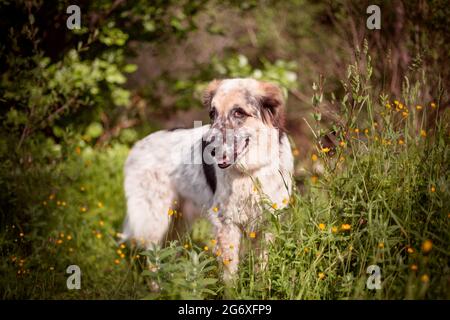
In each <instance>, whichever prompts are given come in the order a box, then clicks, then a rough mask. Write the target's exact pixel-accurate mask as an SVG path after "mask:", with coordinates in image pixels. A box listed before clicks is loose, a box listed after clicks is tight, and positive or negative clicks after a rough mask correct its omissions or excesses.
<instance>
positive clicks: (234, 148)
mask: <svg viewBox="0 0 450 320" xmlns="http://www.w3.org/2000/svg"><path fill="white" fill-rule="evenodd" d="M203 104H204V105H205V107H206V108H207V109H208V111H209V115H210V119H211V128H210V130H209V132H208V134H207V136H206V138H205V139H206V142H207V143H208V144H209V145H210V147H209V149H208V151H210V152H211V154H212V156H213V158H214V160H215V163H216V164H217V166H218V167H219V168H220V169H225V168H228V167H230V166H232V167H237V168H244V169H246V170H252V169H258V168H260V167H262V166H264V165H267V164H268V163H270V162H271V160H272V159H271V158H272V156H273V155H276V152H278V147H279V146H278V143H279V134H280V133H281V132H282V131H283V130H284V129H283V127H284V99H283V94H282V91H281V90H280V88H279V87H278V86H276V85H274V84H272V83H268V82H262V81H257V80H254V79H226V80H214V81H213V82H211V83H210V84H209V85H208V87H207V89H206V90H205V93H204V96H203ZM274 152H275V153H274ZM277 158H278V157H277ZM273 160H275V159H273Z"/></svg>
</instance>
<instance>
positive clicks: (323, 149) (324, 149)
mask: <svg viewBox="0 0 450 320" xmlns="http://www.w3.org/2000/svg"><path fill="white" fill-rule="evenodd" d="M322 152H323V153H328V152H330V148H322Z"/></svg>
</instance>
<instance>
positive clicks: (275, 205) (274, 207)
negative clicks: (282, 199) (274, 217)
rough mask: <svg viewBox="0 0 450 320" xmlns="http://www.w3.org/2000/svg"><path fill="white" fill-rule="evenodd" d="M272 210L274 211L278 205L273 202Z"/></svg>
mask: <svg viewBox="0 0 450 320" xmlns="http://www.w3.org/2000/svg"><path fill="white" fill-rule="evenodd" d="M272 208H273V209H275V210H276V209H277V208H278V205H277V204H276V203H275V202H274V203H272Z"/></svg>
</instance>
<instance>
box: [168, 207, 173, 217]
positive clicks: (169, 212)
mask: <svg viewBox="0 0 450 320" xmlns="http://www.w3.org/2000/svg"><path fill="white" fill-rule="evenodd" d="M173 213H174V211H173V210H172V209H170V208H169V210H168V211H167V214H168V215H169V216H172V215H173Z"/></svg>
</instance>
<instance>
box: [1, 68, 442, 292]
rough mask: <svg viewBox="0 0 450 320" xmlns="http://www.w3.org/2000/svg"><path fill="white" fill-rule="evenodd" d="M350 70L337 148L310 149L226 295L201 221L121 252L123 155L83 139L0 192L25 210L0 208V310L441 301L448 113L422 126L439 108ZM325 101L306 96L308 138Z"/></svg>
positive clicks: (14, 175)
mask: <svg viewBox="0 0 450 320" xmlns="http://www.w3.org/2000/svg"><path fill="white" fill-rule="evenodd" d="M352 68H353V69H352ZM349 70H350V71H349V77H348V79H347V81H348V86H346V92H345V95H344V98H343V99H342V102H341V104H342V118H343V120H344V122H343V123H344V124H343V125H341V126H340V127H339V128H338V129H339V130H337V131H336V132H337V134H336V138H337V141H338V145H337V147H336V148H324V147H323V146H322V145H320V143H319V142H318V145H317V149H316V150H314V151H313V154H311V157H310V160H308V161H307V162H304V163H300V164H298V165H299V166H303V167H304V168H305V169H304V170H302V171H301V174H300V175H299V176H298V177H297V182H299V183H298V184H299V185H302V191H301V192H300V191H299V190H296V191H295V192H294V193H293V195H292V198H291V199H290V205H289V207H288V208H285V209H282V210H276V211H275V213H269V212H267V213H266V218H267V219H266V223H265V224H264V225H263V227H262V229H261V230H259V231H258V232H257V234H256V238H257V239H260V238H261V237H260V235H261V233H262V232H263V231H270V232H272V233H273V234H274V236H275V238H274V241H273V243H271V244H266V246H267V250H268V252H269V261H268V265H267V268H265V269H262V270H261V268H259V265H260V262H259V260H258V257H257V256H255V253H254V250H252V249H251V246H250V245H249V243H250V242H252V239H250V237H249V236H248V235H247V236H246V237H244V240H243V247H244V249H245V250H244V253H243V256H242V260H241V265H240V270H239V277H238V280H237V281H236V283H235V285H234V286H232V287H229V288H226V287H224V285H223V283H222V282H221V281H220V276H219V275H220V272H221V270H220V269H221V266H220V265H219V264H218V263H217V260H216V257H215V256H214V254H213V253H212V248H213V247H214V241H213V240H214V239H212V236H211V232H210V226H209V225H208V223H207V222H206V221H204V220H201V221H199V222H198V223H196V224H195V225H194V227H193V229H192V230H191V232H190V233H189V234H188V235H185V236H182V238H180V239H179V240H177V241H171V242H169V243H167V245H166V246H165V247H164V248H156V249H155V250H153V251H152V250H150V251H146V252H142V251H141V250H139V249H137V248H136V247H135V246H132V245H130V244H126V245H120V243H118V234H117V233H118V232H120V230H121V225H122V221H123V218H124V213H125V203H124V196H123V191H122V180H123V176H122V167H123V163H124V160H125V158H126V155H127V152H128V149H129V148H128V147H127V146H125V145H123V144H120V143H112V144H111V145H109V146H106V147H102V148H92V147H90V146H89V145H88V144H86V143H84V141H81V140H80V141H78V142H77V144H74V145H71V146H67V149H66V150H65V151H64V152H63V154H65V157H63V158H60V160H61V161H58V162H56V163H55V162H48V163H47V164H46V165H44V166H42V165H41V164H40V163H39V162H37V161H36V164H34V163H33V162H32V161H31V162H29V163H28V164H26V161H25V162H24V163H21V166H19V167H18V169H17V170H16V171H14V172H11V174H10V176H9V178H8V177H4V178H3V179H2V183H3V184H4V185H8V183H9V184H12V183H15V185H16V189H15V190H16V191H15V192H16V193H17V194H21V195H22V197H23V198H24V199H26V200H24V201H22V202H17V203H12V204H11V203H10V204H9V205H8V206H6V209H4V210H8V208H16V210H17V208H20V210H21V211H20V212H19V214H17V215H12V214H9V215H8V214H7V215H6V218H4V219H3V221H2V222H4V223H2V229H1V232H0V255H1V260H0V269H1V277H0V297H1V298H2V299H14V298H27V299H142V298H148V299H173V298H189V299H190V298H195V299H222V298H234V299H449V298H450V292H449V289H448V288H449V285H448V284H449V281H450V272H449V263H448V262H449V256H450V252H449V250H448V243H449V241H450V239H449V235H450V233H449V223H450V190H449V186H450V176H449V165H450V154H449V148H448V145H449V140H450V127H449V121H448V120H449V113H448V109H447V110H446V111H443V112H442V113H440V116H439V117H434V119H436V121H435V122H432V123H431V125H428V126H426V123H427V119H429V115H430V113H431V114H433V115H436V114H437V113H438V111H439V108H440V106H439V104H438V103H434V102H433V103H431V102H427V101H421V100H420V93H419V91H418V90H417V87H415V86H413V87H412V88H413V89H410V88H409V87H405V90H404V93H403V96H402V97H401V98H400V97H399V98H397V99H394V98H391V97H388V96H386V95H379V94H375V93H374V92H373V90H372V89H371V87H370V86H369V85H367V84H368V81H370V73H371V72H370V64H369V65H368V66H367V67H366V72H363V74H362V75H361V74H360V73H361V66H358V65H357V64H355V65H354V66H352V67H351V68H350V69H349ZM414 88H415V89H414ZM322 97H323V95H322V94H321V92H320V86H317V94H316V95H315V98H314V99H313V102H314V107H315V116H314V118H315V119H316V124H313V125H311V130H312V131H313V133H314V135H316V136H317V137H320V136H321V133H322V132H321V130H322V129H321V125H320V117H319V116H318V114H319V111H317V110H319V109H318V108H316V107H318V106H320V104H321V102H322ZM394 100H395V101H397V100H398V101H397V102H395V101H394ZM400 106H401V108H400ZM417 106H419V107H417ZM405 112H406V114H405ZM320 168H322V169H320ZM319 169H320V170H319ZM30 172H31V173H33V174H30ZM5 212H6V211H5ZM174 219H182V218H180V217H176V215H174ZM252 236H253V235H252ZM206 246H207V247H208V248H206ZM72 264H76V265H78V266H80V268H81V271H82V283H81V289H80V290H68V289H67V287H66V279H67V277H68V274H66V268H67V266H69V265H72ZM370 265H377V266H379V267H380V270H381V286H382V287H381V289H380V290H369V289H368V288H367V286H366V282H367V279H368V276H369V274H368V273H367V268H368V267H369V266H370ZM155 287H158V288H159V290H158V291H157V292H154V290H151V289H152V288H153V289H154V288H155Z"/></svg>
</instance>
